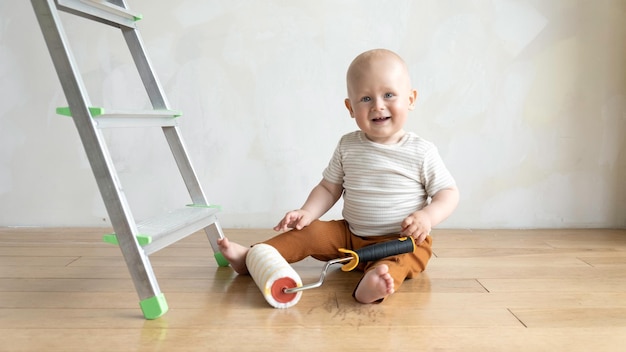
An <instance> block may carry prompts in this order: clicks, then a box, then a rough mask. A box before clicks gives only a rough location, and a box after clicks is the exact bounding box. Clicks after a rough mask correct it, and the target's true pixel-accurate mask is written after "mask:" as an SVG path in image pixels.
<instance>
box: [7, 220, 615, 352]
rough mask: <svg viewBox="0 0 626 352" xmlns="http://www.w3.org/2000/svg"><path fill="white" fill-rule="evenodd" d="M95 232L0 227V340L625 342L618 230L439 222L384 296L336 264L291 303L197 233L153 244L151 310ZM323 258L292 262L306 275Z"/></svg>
mask: <svg viewBox="0 0 626 352" xmlns="http://www.w3.org/2000/svg"><path fill="white" fill-rule="evenodd" d="M104 232H106V231H105V230H103V229H76V228H71V229H40V228H27V229H24V228H22V229H13V228H0V351H308V350H322V351H409V350H416V351H624V350H626V230H532V231H511V230H488V231H485V230H438V231H435V232H434V233H433V237H434V252H435V257H433V259H432V260H431V262H430V265H429V267H428V269H427V271H426V272H425V273H424V274H423V275H421V277H419V278H417V279H413V280H409V281H407V282H405V284H404V285H403V286H402V287H401V289H400V291H399V292H397V293H396V294H394V295H393V297H391V298H390V299H389V300H387V301H386V302H385V303H383V304H380V305H361V304H358V303H356V302H354V301H353V299H352V297H351V292H352V290H353V287H354V285H355V284H356V283H357V281H358V279H359V274H358V273H355V272H350V273H344V272H341V271H339V270H338V268H335V269H333V270H332V272H331V273H330V274H329V275H328V277H327V279H326V281H325V283H324V284H323V285H322V287H320V288H317V289H313V290H309V291H305V292H303V296H302V299H301V300H300V302H299V303H298V304H297V305H295V306H293V307H291V308H288V309H274V308H271V307H270V306H269V305H268V304H267V303H266V301H265V300H264V298H263V296H262V295H261V292H260V291H259V290H258V288H257V287H256V285H255V284H254V282H253V281H252V279H251V278H250V277H249V276H237V275H236V274H234V273H233V272H232V270H231V269H230V268H218V267H217V265H216V263H215V261H214V259H213V256H212V252H211V249H210V246H209V243H208V241H207V240H206V238H205V237H204V236H203V235H202V234H194V235H192V236H190V237H188V238H187V239H185V240H183V241H181V242H179V243H177V244H175V245H173V246H170V247H168V248H166V249H164V250H162V251H160V252H158V253H156V254H154V255H153V256H151V261H152V264H153V266H154V268H155V272H156V275H157V277H158V278H159V284H160V286H161V290H162V291H163V292H164V293H165V295H166V298H167V300H168V303H169V306H170V311H169V312H168V313H167V314H166V315H165V316H163V317H161V318H159V319H157V320H152V321H147V320H144V319H143V317H142V315H141V311H140V310H139V307H138V298H137V295H136V293H135V290H134V288H133V285H132V281H131V279H130V276H129V274H128V271H127V269H126V267H125V263H124V261H123V259H122V256H121V253H120V251H119V249H118V248H117V247H114V246H111V245H108V244H105V243H103V242H101V241H100V238H101V235H102V234H103V233H104ZM225 232H226V234H227V236H229V237H230V238H232V239H233V240H235V241H238V242H240V243H243V244H252V243H254V242H256V241H259V240H262V239H264V238H266V237H267V236H269V235H271V234H272V232H271V231H267V230H228V229H227V230H225ZM322 266H323V263H321V262H317V261H314V260H309V259H307V260H305V261H303V262H300V263H297V264H294V268H295V269H296V271H298V273H299V274H300V276H301V277H302V280H303V281H304V283H309V282H314V281H317V279H318V278H319V274H320V270H321V268H322Z"/></svg>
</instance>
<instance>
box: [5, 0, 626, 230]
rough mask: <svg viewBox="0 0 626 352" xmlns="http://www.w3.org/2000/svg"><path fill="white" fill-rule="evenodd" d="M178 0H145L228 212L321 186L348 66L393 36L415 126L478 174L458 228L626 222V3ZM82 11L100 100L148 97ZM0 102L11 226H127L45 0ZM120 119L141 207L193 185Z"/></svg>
mask: <svg viewBox="0 0 626 352" xmlns="http://www.w3.org/2000/svg"><path fill="white" fill-rule="evenodd" d="M171 3H172V2H169V1H168V2H165V1H149V0H129V5H130V6H131V8H132V9H134V10H137V11H138V12H141V13H142V14H143V15H144V19H143V20H142V21H140V22H139V26H140V28H141V30H142V34H143V38H144V41H145V43H146V45H147V48H148V52H149V54H150V56H151V59H152V61H153V63H154V66H155V68H156V70H157V72H158V74H159V75H160V78H161V81H162V83H163V86H164V88H165V91H166V93H167V94H168V98H169V100H170V103H171V105H172V107H174V108H176V109H180V110H182V111H183V112H184V114H185V116H184V117H183V120H182V127H181V128H182V131H183V134H184V136H185V138H186V141H187V145H188V147H189V151H190V153H191V157H192V159H193V160H194V163H195V166H196V169H197V170H198V172H199V176H200V178H201V182H202V184H203V185H204V187H205V192H206V193H207V195H208V197H209V199H210V200H211V201H212V202H214V203H217V204H221V205H222V207H223V212H222V213H221V215H220V219H221V222H222V225H223V226H224V227H270V226H273V225H274V224H275V223H276V222H277V221H278V220H279V219H280V218H281V217H282V215H283V214H284V212H285V211H287V210H289V209H292V208H296V207H299V206H300V205H301V204H302V202H303V201H304V199H305V197H306V196H307V194H308V192H309V190H310V188H311V187H312V186H314V185H315V184H316V183H317V182H318V181H319V179H320V177H321V172H322V170H323V168H324V167H325V166H326V164H327V162H328V160H329V158H330V156H331V154H332V151H333V149H334V147H335V145H336V143H337V141H338V138H339V137H340V136H341V135H342V134H344V133H346V132H349V131H352V130H354V129H356V125H355V124H354V122H353V121H352V120H351V119H350V117H349V115H348V114H347V112H346V111H345V108H344V106H343V99H344V97H345V95H346V93H345V82H344V74H345V70H346V68H347V66H348V64H349V63H350V61H351V60H352V58H353V57H354V56H356V55H357V54H358V53H360V52H362V51H364V50H367V49H370V48H375V47H386V48H389V49H392V50H395V51H397V52H398V53H400V54H401V55H402V56H403V57H404V58H405V59H406V61H407V62H408V64H409V66H410V70H411V73H412V78H413V81H414V85H415V87H416V88H417V89H418V91H419V93H420V100H419V102H418V107H417V109H416V111H414V112H413V113H412V115H411V119H410V121H409V123H408V125H407V129H408V130H412V131H415V132H417V133H418V134H420V135H422V136H423V137H425V138H427V139H429V140H432V141H433V142H435V143H436V144H437V145H438V146H439V148H440V152H441V154H442V156H443V158H444V160H445V161H446V163H447V165H448V167H449V168H450V169H451V171H452V172H453V173H454V175H455V177H456V179H457V182H458V184H459V187H460V189H461V193H462V197H461V204H460V206H459V208H458V210H457V211H456V213H455V214H454V215H453V216H452V217H451V218H450V219H448V221H446V222H445V223H444V224H443V225H442V227H449V228H453V227H472V228H491V227H503V228H517V227H524V228H531V227H624V226H626V187H625V186H626V185H625V180H626V142H625V138H624V136H625V135H626V1H623V0H613V1H611V0H597V1H590V0H589V1H573V0H550V1H540V0H520V1H507V0H493V1H486V0H484V1H483V0H473V1H469V0H448V1H426V0H424V1H409V0H406V1H399V0H394V1H380V0H368V1H365V0H352V1H335V0H319V1H304V0H298V1H278V0H272V1H253V0H248V1H217V0H211V1H207V0H186V1H177V2H175V3H176V4H175V5H172V4H171ZM63 18H64V20H65V22H64V23H65V27H66V30H67V31H68V32H69V36H70V39H71V41H72V44H73V49H74V50H75V53H76V56H77V60H78V62H79V65H80V66H81V69H82V70H83V74H84V78H85V81H86V84H87V86H88V88H89V90H90V98H91V101H92V103H93V104H94V105H96V106H104V107H109V108H144V107H147V106H148V101H147V98H146V94H145V92H144V91H143V87H142V86H141V84H140V83H139V80H138V76H137V75H136V73H135V71H134V66H133V65H132V63H131V60H130V58H129V56H128V53H127V50H126V47H125V45H124V43H123V40H122V37H121V35H120V34H119V32H118V31H117V30H114V29H110V28H108V27H105V26H102V25H95V24H92V23H90V22H87V21H85V20H82V19H77V18H75V17H72V16H69V15H64V16H63ZM0 100H1V104H0V225H1V226H84V225H88V226H108V225H109V222H108V216H107V214H106V212H105V210H104V206H103V203H102V201H101V199H100V195H99V193H98V191H97V188H96V184H95V182H94V179H93V175H92V174H91V170H90V169H89V167H88V164H87V161H86V158H85V155H84V152H83V149H82V146H81V145H80V142H79V139H78V136H77V133H76V131H75V128H74V125H73V123H72V122H71V120H70V119H69V118H65V117H59V116H56V115H55V114H54V109H55V107H57V106H63V105H66V104H65V97H64V96H63V93H62V91H61V89H60V84H59V83H58V78H57V76H56V73H55V72H54V68H53V66H52V62H51V60H50V58H49V55H48V52H47V50H46V48H45V44H44V41H43V38H42V35H41V33H40V31H39V27H38V25H37V23H36V20H35V16H34V14H33V11H32V9H31V6H30V2H27V1H2V2H0ZM107 136H108V137H107V138H108V141H109V144H110V147H111V151H112V155H113V158H114V160H115V161H116V166H117V168H118V170H119V171H120V174H121V179H122V182H123V185H124V187H125V190H126V193H127V195H128V197H129V201H130V203H131V206H132V207H133V209H134V210H135V212H136V217H137V218H138V219H141V218H144V217H146V216H149V215H153V214H157V213H160V212H164V211H166V210H168V209H171V208H175V207H178V206H181V205H184V204H187V203H189V198H188V196H187V195H186V191H185V188H184V186H183V184H182V181H180V180H179V177H178V174H177V171H176V170H175V167H174V166H173V162H172V159H171V155H170V154H169V151H168V150H167V147H166V146H165V142H164V139H163V138H162V137H161V132H160V130H159V129H156V130H154V129H147V130H141V129H132V130H111V131H107ZM340 214H341V213H340V208H339V207H335V208H334V209H333V210H331V212H330V213H329V214H328V215H327V216H326V218H337V217H340Z"/></svg>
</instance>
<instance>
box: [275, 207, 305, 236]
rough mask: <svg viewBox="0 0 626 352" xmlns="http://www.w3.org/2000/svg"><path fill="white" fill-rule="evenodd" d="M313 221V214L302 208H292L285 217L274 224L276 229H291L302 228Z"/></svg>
mask: <svg viewBox="0 0 626 352" xmlns="http://www.w3.org/2000/svg"><path fill="white" fill-rule="evenodd" d="M312 221H313V219H312V218H311V214H310V213H309V212H308V211H306V210H302V209H298V210H292V211H290V212H288V213H287V214H285V217H283V219H282V220H281V221H280V222H279V223H278V225H276V226H274V230H275V231H287V230H289V229H296V230H302V229H303V228H304V227H306V226H309V224H310V223H311V222H312Z"/></svg>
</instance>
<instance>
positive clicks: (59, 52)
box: [31, 0, 228, 319]
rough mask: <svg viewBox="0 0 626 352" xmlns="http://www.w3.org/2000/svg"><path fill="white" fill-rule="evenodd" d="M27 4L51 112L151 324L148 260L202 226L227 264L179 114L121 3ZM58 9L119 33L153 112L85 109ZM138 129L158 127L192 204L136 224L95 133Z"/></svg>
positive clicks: (159, 303)
mask: <svg viewBox="0 0 626 352" xmlns="http://www.w3.org/2000/svg"><path fill="white" fill-rule="evenodd" d="M31 3H32V5H33V9H34V11H35V14H36V16H37V20H38V22H39V25H40V27H41V31H42V33H43V36H44V39H45V41H46V45H47V46H48V51H49V52H50V56H51V57H52V61H53V63H54V67H55V69H56V72H57V74H58V76H59V80H60V81H61V86H62V87H63V91H64V93H65V97H66V99H67V103H68V105H69V106H68V107H62V108H59V109H57V112H58V113H60V114H63V115H69V116H71V117H72V119H73V120H74V123H75V125H76V128H77V129H78V133H79V135H80V139H81V141H82V144H83V146H84V148H85V152H86V154H87V158H88V159H89V163H90V165H91V168H92V170H93V173H94V176H95V178H96V182H97V184H98V188H99V189H100V194H101V195H102V198H103V200H104V204H105V206H106V209H107V212H108V214H109V217H110V219H111V224H112V226H113V230H114V231H115V233H114V234H110V235H106V236H105V237H104V239H105V241H107V242H111V243H116V244H118V245H119V247H120V249H121V251H122V254H123V256H124V260H125V261H126V264H127V266H128V270H129V271H130V274H131V277H132V280H133V283H134V285H135V289H136V290H137V294H138V295H139V299H140V303H139V306H140V308H141V310H142V312H143V315H144V317H145V318H146V319H156V318H158V317H160V316H162V315H163V314H165V313H166V312H167V310H168V305H167V301H166V299H165V296H164V295H163V293H162V292H161V290H160V289H159V285H158V283H157V279H156V277H155V274H154V271H153V270H152V266H151V264H150V260H149V255H150V254H152V253H154V252H156V251H158V250H160V249H162V248H164V247H166V246H168V245H170V244H172V243H174V242H176V241H178V240H180V239H182V238H184V237H186V236H188V235H190V234H192V233H194V232H197V231H200V230H202V229H204V231H205V233H206V235H207V237H208V238H209V242H210V244H211V247H212V249H213V252H214V256H215V259H216V260H217V263H218V265H219V266H226V265H228V261H226V260H225V258H224V257H223V256H222V255H221V253H220V251H219V248H218V246H217V240H218V239H219V238H222V237H223V232H222V228H221V227H220V225H219V222H218V220H217V216H216V214H217V212H218V211H219V207H217V206H214V205H211V204H209V203H208V202H207V200H206V198H205V195H204V192H203V190H202V187H201V186H200V182H199V181H198V178H197V176H196V173H195V171H194V169H193V166H192V164H191V160H190V158H189V156H188V154H187V152H186V150H185V146H184V143H183V139H182V136H181V133H180V130H179V128H178V117H179V116H180V115H181V113H180V112H178V111H175V110H171V109H170V107H169V104H168V102H167V99H166V97H165V94H164V92H163V89H162V87H161V84H160V83H159V80H158V79H157V76H156V75H155V73H154V71H153V69H152V66H151V64H150V61H149V59H148V56H147V55H146V52H145V50H144V47H143V42H142V39H141V36H140V34H139V30H138V29H137V26H136V22H137V21H138V20H140V19H141V15H139V14H136V13H133V12H132V11H130V10H129V8H128V6H127V5H126V3H125V1H124V0H108V1H107V0H31ZM59 11H64V12H67V13H71V14H74V15H77V16H81V17H84V18H87V19H91V20H94V21H97V22H100V23H103V24H107V25H110V26H113V27H116V28H119V29H120V30H121V31H122V35H123V36H124V39H125V41H126V44H127V45H128V48H129V50H130V53H131V55H132V57H133V60H134V62H135V65H136V66H137V70H138V72H139V75H140V77H141V80H142V81H143V84H144V86H145V88H146V91H147V93H148V97H149V99H150V102H151V103H152V107H153V110H149V111H116V110H108V109H104V108H100V107H93V106H91V103H90V101H89V96H88V94H87V90H86V89H85V85H84V83H83V80H82V78H81V74H80V72H79V70H78V66H77V64H76V62H75V59H74V56H73V54H72V51H71V50H70V47H69V43H68V39H67V36H66V34H65V31H64V29H63V26H62V23H61V19H60V16H59ZM143 126H159V127H161V128H162V130H163V133H164V135H165V138H166V140H167V142H168V144H169V147H170V149H171V151H172V154H173V156H174V159H175V161H176V164H177V165H178V169H179V171H180V174H181V176H182V178H183V181H184V183H185V185H186V187H187V190H188V191H189V195H190V196H191V202H192V204H190V205H188V206H185V207H183V208H181V209H176V210H173V211H171V212H169V213H167V214H165V215H163V216H159V217H155V218H152V219H148V220H145V221H141V222H139V223H137V222H135V219H134V218H133V214H132V212H131V210H130V207H129V205H128V202H127V199H126V196H125V195H124V191H123V189H122V186H121V184H120V181H119V178H118V175H117V173H116V171H115V167H114V165H113V161H112V159H111V155H110V154H109V151H108V149H107V146H106V143H105V139H104V137H103V134H102V130H101V129H103V128H113V127H143Z"/></svg>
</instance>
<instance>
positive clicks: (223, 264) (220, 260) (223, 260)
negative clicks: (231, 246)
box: [213, 252, 230, 267]
mask: <svg viewBox="0 0 626 352" xmlns="http://www.w3.org/2000/svg"><path fill="white" fill-rule="evenodd" d="M213 256H214V257H215V261H216V262H217V265H218V266H221V267H226V266H228V265H230V263H229V262H228V259H226V258H224V255H223V254H222V253H220V252H217V253H214V254H213Z"/></svg>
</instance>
